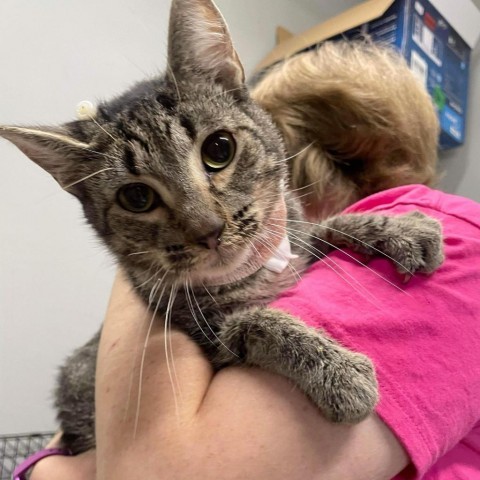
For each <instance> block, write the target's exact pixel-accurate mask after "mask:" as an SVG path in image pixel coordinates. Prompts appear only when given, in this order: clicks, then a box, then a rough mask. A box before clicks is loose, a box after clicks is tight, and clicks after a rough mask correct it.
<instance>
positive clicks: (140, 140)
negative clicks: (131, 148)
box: [121, 124, 150, 154]
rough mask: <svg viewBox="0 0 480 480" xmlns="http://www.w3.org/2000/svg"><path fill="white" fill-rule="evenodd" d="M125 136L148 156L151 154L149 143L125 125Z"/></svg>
mask: <svg viewBox="0 0 480 480" xmlns="http://www.w3.org/2000/svg"><path fill="white" fill-rule="evenodd" d="M121 132H122V134H123V136H124V137H125V138H126V139H127V141H130V142H136V143H138V144H139V145H140V146H141V147H142V148H143V149H144V150H145V152H147V153H148V154H150V147H149V146H148V142H146V141H145V140H144V139H143V138H141V137H140V136H139V135H137V133H135V132H134V131H133V130H131V129H130V128H127V127H126V126H125V124H123V126H122V130H121Z"/></svg>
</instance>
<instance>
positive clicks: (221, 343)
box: [191, 287, 238, 358]
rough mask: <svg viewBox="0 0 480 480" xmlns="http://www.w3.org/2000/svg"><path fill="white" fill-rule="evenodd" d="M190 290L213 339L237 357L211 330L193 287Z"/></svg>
mask: <svg viewBox="0 0 480 480" xmlns="http://www.w3.org/2000/svg"><path fill="white" fill-rule="evenodd" d="M191 292H192V297H193V300H194V301H195V304H196V305H197V310H198V311H199V313H200V315H201V316H202V318H203V321H204V322H205V324H206V325H207V327H208V329H209V330H210V332H211V333H212V335H213V336H214V337H215V339H216V340H217V341H218V342H219V343H220V345H222V346H223V347H225V348H226V349H227V350H228V351H229V352H230V353H231V354H232V355H233V356H235V357H237V358H238V355H237V354H236V353H234V352H232V351H231V350H230V349H229V348H228V347H227V346H226V345H225V344H224V343H223V342H222V340H221V339H220V338H218V336H217V334H216V333H215V332H214V331H213V329H212V327H211V326H210V324H209V323H208V320H207V319H206V318H205V315H204V314H203V311H202V309H201V308H200V305H199V303H198V301H197V297H196V296H195V290H194V289H193V287H192V288H191Z"/></svg>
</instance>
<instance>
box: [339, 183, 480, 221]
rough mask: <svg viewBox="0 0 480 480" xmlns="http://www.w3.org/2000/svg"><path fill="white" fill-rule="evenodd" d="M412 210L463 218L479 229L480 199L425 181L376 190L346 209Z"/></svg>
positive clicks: (445, 216) (362, 211)
mask: <svg viewBox="0 0 480 480" xmlns="http://www.w3.org/2000/svg"><path fill="white" fill-rule="evenodd" d="M409 210H422V211H425V212H426V213H430V214H432V215H434V216H437V215H438V216H441V217H442V218H447V217H452V218H456V219H460V220H462V221H465V222H467V223H469V224H471V225H473V226H475V227H477V228H479V229H480V203H477V202H475V201H474V200H471V199H469V198H465V197H461V196H459V195H453V194H450V193H446V192H442V191H441V190H436V189H433V188H430V187H427V186H425V185H403V186H401V187H396V188H391V189H388V190H384V191H381V192H378V193H375V194H373V195H370V196H368V197H365V198H363V199H362V200H360V201H358V202H356V203H354V204H353V205H351V206H350V207H348V208H347V209H346V210H345V213H375V212H385V213H388V212H390V213H392V214H400V213H405V212H406V211H409Z"/></svg>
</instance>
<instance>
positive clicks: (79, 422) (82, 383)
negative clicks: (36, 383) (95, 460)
mask: <svg viewBox="0 0 480 480" xmlns="http://www.w3.org/2000/svg"><path fill="white" fill-rule="evenodd" d="M99 341H100V332H98V333H97V334H96V335H95V336H94V337H93V338H92V339H91V340H90V341H89V342H87V343H86V344H85V345H84V346H82V347H80V348H78V349H76V350H75V351H74V352H73V353H72V354H71V355H70V356H69V357H68V358H67V360H66V361H65V363H64V365H63V366H62V367H61V368H60V374H59V376H58V381H57V387H56V391H55V407H56V409H57V418H58V420H59V422H60V428H61V430H62V432H63V436H62V439H61V441H62V444H63V446H65V447H67V448H69V449H70V450H72V451H73V452H74V453H81V452H84V451H86V450H90V449H91V448H94V447H95V368H96V363H97V352H98V344H99Z"/></svg>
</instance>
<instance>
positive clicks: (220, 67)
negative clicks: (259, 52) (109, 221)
mask: <svg viewBox="0 0 480 480" xmlns="http://www.w3.org/2000/svg"><path fill="white" fill-rule="evenodd" d="M168 64H169V72H168V74H169V75H170V76H173V77H175V78H173V80H174V81H178V80H181V79H187V80H190V81H192V80H193V81H198V80H199V78H201V77H202V76H203V77H206V78H207V79H208V80H213V81H216V82H218V83H220V84H221V85H223V86H224V87H225V89H226V90H233V89H240V88H243V87H244V84H245V74H244V71H243V66H242V64H241V63H240V59H239V58H238V55H237V52H236V51H235V49H234V48H233V44H232V39H231V37H230V33H229V31H228V28H227V25H226V23H225V20H224V19H223V16H222V14H221V13H220V11H219V10H218V8H217V7H216V6H215V4H214V3H213V2H212V1H211V0H172V7H171V10H170V28H169V38H168Z"/></svg>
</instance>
